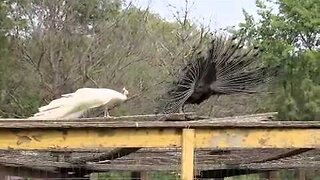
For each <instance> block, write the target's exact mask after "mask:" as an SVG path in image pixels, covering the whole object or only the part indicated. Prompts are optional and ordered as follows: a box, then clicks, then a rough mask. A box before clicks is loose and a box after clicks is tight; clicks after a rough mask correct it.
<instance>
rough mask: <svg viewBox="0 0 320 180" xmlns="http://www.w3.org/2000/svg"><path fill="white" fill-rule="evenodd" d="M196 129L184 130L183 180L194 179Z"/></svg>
mask: <svg viewBox="0 0 320 180" xmlns="http://www.w3.org/2000/svg"><path fill="white" fill-rule="evenodd" d="M194 145H195V130H194V129H183V130H182V158H181V160H182V161H181V180H192V179H193V171H194V169H193V163H194Z"/></svg>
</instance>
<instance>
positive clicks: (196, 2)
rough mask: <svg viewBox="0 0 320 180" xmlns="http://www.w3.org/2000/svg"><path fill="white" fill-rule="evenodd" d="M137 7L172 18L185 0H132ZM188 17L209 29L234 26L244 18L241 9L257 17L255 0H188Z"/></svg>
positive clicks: (168, 18) (181, 8)
mask: <svg viewBox="0 0 320 180" xmlns="http://www.w3.org/2000/svg"><path fill="white" fill-rule="evenodd" d="M132 3H133V4H134V5H136V6H138V7H141V8H146V7H148V4H149V6H150V10H151V11H152V12H154V13H157V14H159V15H160V16H161V17H163V18H165V19H167V20H169V21H170V20H173V19H174V17H173V12H176V11H177V10H179V11H182V10H183V9H184V8H185V0H132ZM189 7H190V16H189V17H190V18H191V19H192V20H193V22H196V23H202V24H204V25H207V26H209V27H210V28H211V29H219V28H226V27H227V26H236V25H238V24H239V23H240V22H242V21H243V20H244V16H243V13H242V9H245V10H246V11H247V12H249V14H251V15H253V16H254V17H257V8H256V6H255V0H189Z"/></svg>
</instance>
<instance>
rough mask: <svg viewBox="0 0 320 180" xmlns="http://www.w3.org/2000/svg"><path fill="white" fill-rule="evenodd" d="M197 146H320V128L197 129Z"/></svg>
mask: <svg viewBox="0 0 320 180" xmlns="http://www.w3.org/2000/svg"><path fill="white" fill-rule="evenodd" d="M196 147H197V148H208V147H211V148H319V147H320V129H288V128H281V129H279V128H272V129H260V128H249V129H248V128H241V129H239V128H237V129H217V130H209V129H201V130H200V129H197V130H196Z"/></svg>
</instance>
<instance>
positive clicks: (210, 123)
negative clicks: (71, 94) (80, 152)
mask: <svg viewBox="0 0 320 180" xmlns="http://www.w3.org/2000/svg"><path fill="white" fill-rule="evenodd" d="M263 120H266V119H262V118H259V119H258V120H257V119H251V118H247V119H246V118H244V119H239V120H232V121H231V120H221V121H219V120H218V119H204V120H198V121H148V122H147V121H104V122H94V121H93V122H81V121H78V122H69V121H59V122H58V121H47V122H43V121H27V120H26V121H21V122H20V121H17V122H15V121H4V120H2V121H0V128H12V129H22V128H24V129H27V128H64V129H68V128H170V127H172V128H186V127H188V128H218V129H220V128H241V127H245V128H275V127H278V128H286V127H292V128H320V121H267V120H266V121H263Z"/></svg>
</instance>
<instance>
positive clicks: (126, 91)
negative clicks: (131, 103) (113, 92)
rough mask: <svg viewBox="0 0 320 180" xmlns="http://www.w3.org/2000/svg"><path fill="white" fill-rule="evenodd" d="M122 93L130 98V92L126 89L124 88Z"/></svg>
mask: <svg viewBox="0 0 320 180" xmlns="http://www.w3.org/2000/svg"><path fill="white" fill-rule="evenodd" d="M122 93H123V94H124V95H125V96H128V94H129V91H128V90H127V89H126V88H125V87H123V89H122Z"/></svg>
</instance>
